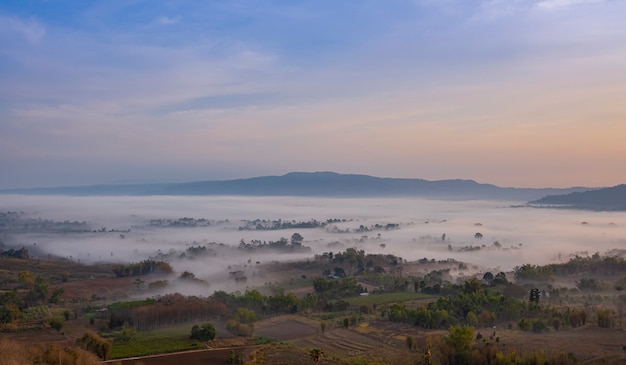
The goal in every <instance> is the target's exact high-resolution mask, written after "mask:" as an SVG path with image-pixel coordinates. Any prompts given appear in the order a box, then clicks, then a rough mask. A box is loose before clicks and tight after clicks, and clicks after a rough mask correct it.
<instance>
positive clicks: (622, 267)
mask: <svg viewBox="0 0 626 365" xmlns="http://www.w3.org/2000/svg"><path fill="white" fill-rule="evenodd" d="M620 254H621V255H623V253H620ZM513 271H514V272H515V280H517V281H519V282H528V281H534V282H548V281H550V280H551V279H552V278H553V276H569V275H580V274H585V275H593V276H597V275H614V274H617V273H626V259H624V257H623V256H620V255H618V254H615V255H607V256H601V255H600V254H599V253H598V252H596V253H595V254H593V255H592V256H586V257H585V256H578V255H576V256H574V257H573V258H571V259H570V260H569V261H568V262H565V263H561V264H549V265H544V266H540V265H530V264H525V265H522V266H516V267H515V268H514V269H513Z"/></svg>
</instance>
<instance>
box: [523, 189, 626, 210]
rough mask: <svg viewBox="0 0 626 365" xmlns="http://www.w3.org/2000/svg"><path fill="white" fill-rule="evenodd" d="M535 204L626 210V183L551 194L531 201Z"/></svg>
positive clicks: (531, 203) (556, 206) (555, 206)
mask: <svg viewBox="0 0 626 365" xmlns="http://www.w3.org/2000/svg"><path fill="white" fill-rule="evenodd" d="M529 204H530V205H533V206H547V207H554V208H571V209H587V210H626V185H624V184H621V185H617V186H614V187H610V188H603V189H596V190H590V191H583V192H573V193H569V194H562V195H549V196H545V197H543V198H541V199H538V200H534V201H531V202H529Z"/></svg>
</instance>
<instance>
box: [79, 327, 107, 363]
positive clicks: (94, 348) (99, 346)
mask: <svg viewBox="0 0 626 365" xmlns="http://www.w3.org/2000/svg"><path fill="white" fill-rule="evenodd" d="M76 344H77V345H78V346H80V347H81V348H83V349H85V350H87V351H89V352H92V353H94V354H96V356H98V357H99V358H101V359H102V360H108V359H109V354H110V353H111V343H110V342H109V341H107V340H105V339H104V338H102V337H100V335H98V334H97V333H95V332H92V331H87V332H86V333H85V334H84V335H83V337H81V338H79V339H78V340H76Z"/></svg>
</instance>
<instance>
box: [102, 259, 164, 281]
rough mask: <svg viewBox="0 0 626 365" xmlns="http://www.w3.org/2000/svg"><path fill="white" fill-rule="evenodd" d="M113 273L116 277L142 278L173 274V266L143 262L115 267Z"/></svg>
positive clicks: (153, 261) (162, 262) (155, 262)
mask: <svg viewBox="0 0 626 365" xmlns="http://www.w3.org/2000/svg"><path fill="white" fill-rule="evenodd" d="M112 270H113V273H114V274H115V276H116V277H118V278H121V277H127V276H140V275H148V274H173V273H174V269H173V268H172V265H170V264H169V263H168V262H165V261H157V260H143V261H141V262H134V263H130V264H116V265H113V268H112Z"/></svg>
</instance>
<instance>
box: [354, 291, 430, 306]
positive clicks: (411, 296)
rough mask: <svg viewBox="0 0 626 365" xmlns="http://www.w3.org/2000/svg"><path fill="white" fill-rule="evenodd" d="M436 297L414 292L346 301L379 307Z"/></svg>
mask: <svg viewBox="0 0 626 365" xmlns="http://www.w3.org/2000/svg"><path fill="white" fill-rule="evenodd" d="M434 298H436V297H435V296H432V295H429V294H422V293H412V292H400V293H386V294H370V295H368V296H358V297H352V298H346V299H345V300H346V301H347V302H348V303H350V305H359V306H360V305H374V304H376V305H379V304H386V303H398V302H406V301H409V300H424V299H434Z"/></svg>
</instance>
